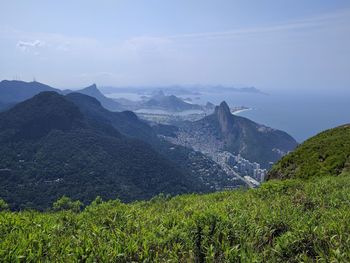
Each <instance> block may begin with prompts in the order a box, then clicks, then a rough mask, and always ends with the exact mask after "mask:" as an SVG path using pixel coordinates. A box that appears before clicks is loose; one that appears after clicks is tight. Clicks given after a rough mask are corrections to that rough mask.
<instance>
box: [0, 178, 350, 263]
mask: <svg viewBox="0 0 350 263" xmlns="http://www.w3.org/2000/svg"><path fill="white" fill-rule="evenodd" d="M349 179H350V177H348V175H341V176H339V177H322V178H317V179H315V180H313V181H301V180H286V181H278V182H277V181H271V182H268V183H266V184H264V185H263V186H262V187H261V188H259V189H255V190H248V191H234V192H222V193H215V194H208V195H184V196H178V197H174V198H168V197H164V196H159V197H156V198H154V199H152V200H151V201H148V202H136V203H133V204H123V203H121V202H119V201H109V202H101V200H100V199H97V200H96V201H95V202H94V203H92V204H91V205H90V206H88V207H86V208H85V209H84V211H83V212H80V213H75V212H73V211H71V210H68V211H58V212H46V213H40V212H35V211H23V212H8V211H2V212H0V259H1V260H2V261H6V262H14V261H32V262H36V261H48V262H52V261H61V262H71V261H85V260H87V261H88V262H92V261H96V262H131V261H136V262H266V261H269V262H295V261H317V260H319V261H321V262H330V261H335V262H340V261H342V262H347V261H350V201H349V200H350V191H349V187H350V180H349ZM65 204H66V203H65ZM57 206H58V204H57V203H56V209H57ZM61 207H65V206H61ZM68 208H69V206H68Z"/></svg>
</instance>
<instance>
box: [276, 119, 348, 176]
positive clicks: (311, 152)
mask: <svg viewBox="0 0 350 263" xmlns="http://www.w3.org/2000/svg"><path fill="white" fill-rule="evenodd" d="M349 167H350V125H344V126H341V127H338V128H335V129H331V130H327V131H324V132H322V133H320V134H318V135H317V136H315V137H312V138H311V139H309V140H307V141H306V142H304V143H303V144H301V145H300V146H299V147H298V148H297V149H296V150H295V151H294V152H292V153H291V154H288V155H287V156H285V157H284V158H283V159H282V160H281V161H279V162H278V163H277V164H276V165H275V166H274V167H273V169H272V170H271V171H270V173H269V179H275V178H278V179H285V178H310V177H313V176H322V175H333V176H336V175H339V174H341V173H342V172H343V171H349Z"/></svg>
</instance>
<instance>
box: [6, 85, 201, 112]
mask: <svg viewBox="0 0 350 263" xmlns="http://www.w3.org/2000/svg"><path fill="white" fill-rule="evenodd" d="M43 91H55V92H57V93H59V94H62V95H67V94H69V93H73V92H74V93H81V94H85V95H88V96H91V97H94V98H96V99H97V100H98V101H99V102H100V103H101V104H102V106H103V107H104V108H106V109H108V110H110V111H124V110H137V109H160V110H164V111H169V112H179V111H185V110H192V109H197V110H207V108H206V107H205V106H200V105H196V104H191V103H187V102H185V101H183V100H182V99H180V98H178V97H176V96H174V95H170V96H166V95H165V94H164V93H163V92H162V91H159V92H157V93H156V94H155V95H154V96H152V97H150V98H149V99H148V100H145V101H129V100H126V99H124V100H122V103H121V102H118V99H112V98H108V97H106V96H105V95H103V94H102V93H101V92H100V90H99V89H98V88H97V86H96V84H93V85H91V86H89V87H86V88H83V89H80V90H59V89H55V88H52V87H50V86H48V85H45V84H42V83H39V82H36V81H34V82H24V81H8V80H3V81H1V82H0V111H1V109H5V108H7V107H9V106H10V105H13V104H15V103H18V102H21V101H24V100H26V99H29V98H31V97H33V96H35V95H37V94H39V93H40V92H43Z"/></svg>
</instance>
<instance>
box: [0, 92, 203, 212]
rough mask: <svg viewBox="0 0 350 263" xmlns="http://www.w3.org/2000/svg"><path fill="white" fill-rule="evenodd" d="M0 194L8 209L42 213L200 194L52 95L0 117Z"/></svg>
mask: <svg viewBox="0 0 350 263" xmlns="http://www.w3.org/2000/svg"><path fill="white" fill-rule="evenodd" d="M0 160H1V162H0V169H1V170H0V193H1V197H2V198H4V199H5V200H7V201H8V202H9V203H10V205H11V207H12V208H14V209H19V208H21V207H33V208H38V209H45V208H47V207H49V206H50V204H51V203H52V202H53V201H54V200H55V199H57V198H58V197H60V196H62V195H68V196H70V197H72V198H75V199H80V200H81V201H83V202H89V201H91V200H92V199H94V198H95V197H96V196H97V195H100V196H102V197H104V198H106V199H111V198H120V199H121V200H123V201H132V200H136V199H144V198H151V197H152V196H154V195H156V194H158V193H160V192H164V193H169V194H173V195H174V194H179V193H185V192H193V191H202V190H205V189H206V188H205V187H204V186H203V185H202V184H201V182H200V181H199V180H198V178H193V177H189V176H188V175H187V174H184V173H183V172H182V171H181V169H178V168H177V167H176V166H175V165H174V163H173V162H171V161H169V160H167V159H166V158H164V157H162V156H161V155H160V154H158V153H157V152H156V151H155V150H153V149H152V148H151V147H150V146H149V145H148V144H146V143H144V142H141V141H139V140H135V139H129V138H127V137H125V136H124V135H122V134H120V133H119V132H118V131H117V130H116V129H115V128H113V126H112V125H110V124H109V123H103V122H100V121H95V120H93V119H89V118H86V117H85V116H84V114H83V113H82V112H81V111H80V110H79V108H78V107H77V106H76V105H75V104H73V103H72V102H70V101H69V100H67V99H66V98H65V97H63V96H61V95H58V94H57V93H55V92H44V93H40V94H39V95H36V96H35V97H33V98H32V99H30V100H27V101H24V102H22V103H19V104H17V105H16V106H15V107H13V108H12V109H10V110H9V111H6V112H3V113H0Z"/></svg>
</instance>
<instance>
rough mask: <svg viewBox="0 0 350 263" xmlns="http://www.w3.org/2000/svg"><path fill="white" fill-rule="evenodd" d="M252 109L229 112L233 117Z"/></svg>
mask: <svg viewBox="0 0 350 263" xmlns="http://www.w3.org/2000/svg"><path fill="white" fill-rule="evenodd" d="M252 109H253V108H247V109H241V110H237V111H231V113H232V114H233V115H239V114H240V113H242V112H245V111H250V110H252Z"/></svg>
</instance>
